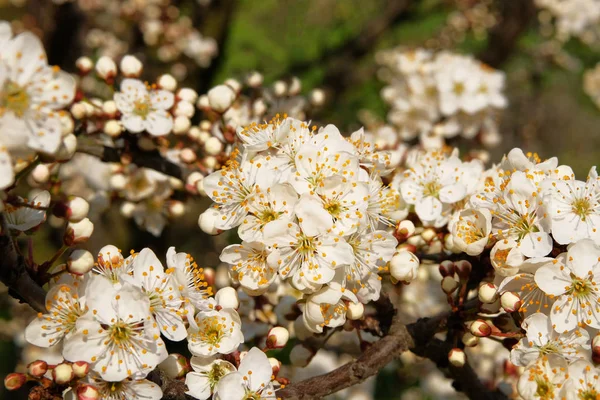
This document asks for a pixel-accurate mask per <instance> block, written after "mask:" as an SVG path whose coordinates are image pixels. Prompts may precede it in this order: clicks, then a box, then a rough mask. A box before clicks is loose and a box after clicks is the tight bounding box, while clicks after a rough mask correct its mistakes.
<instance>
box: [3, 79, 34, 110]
mask: <svg viewBox="0 0 600 400" xmlns="http://www.w3.org/2000/svg"><path fill="white" fill-rule="evenodd" d="M29 104H30V99H29V95H28V94H27V91H26V90H25V88H24V87H22V86H19V85H17V84H16V83H14V82H12V81H8V82H7V83H6V84H5V85H4V88H3V90H0V107H6V108H7V109H9V110H10V111H12V112H13V113H14V114H15V115H16V116H17V117H22V116H23V114H25V112H26V111H27V110H28V109H29Z"/></svg>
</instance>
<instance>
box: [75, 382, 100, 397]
mask: <svg viewBox="0 0 600 400" xmlns="http://www.w3.org/2000/svg"><path fill="white" fill-rule="evenodd" d="M98 399H100V392H99V391H98V389H96V388H95V387H94V386H92V385H88V384H85V383H84V384H81V385H78V386H77V400H98Z"/></svg>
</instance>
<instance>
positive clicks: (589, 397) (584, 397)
mask: <svg viewBox="0 0 600 400" xmlns="http://www.w3.org/2000/svg"><path fill="white" fill-rule="evenodd" d="M599 396H600V394H599V393H598V392H597V391H596V390H595V389H590V390H587V391H585V392H580V393H579V396H578V397H579V399H580V400H597V399H598V397H599Z"/></svg>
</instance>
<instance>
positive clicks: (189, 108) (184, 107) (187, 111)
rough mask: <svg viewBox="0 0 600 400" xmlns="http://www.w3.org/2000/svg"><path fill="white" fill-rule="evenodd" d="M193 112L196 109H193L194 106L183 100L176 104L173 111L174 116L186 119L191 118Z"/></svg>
mask: <svg viewBox="0 0 600 400" xmlns="http://www.w3.org/2000/svg"><path fill="white" fill-rule="evenodd" d="M195 112H196V109H195V108H194V105H193V104H192V103H190V102H189V101H184V100H182V101H180V102H178V103H177V105H176V106H175V110H174V111H173V113H174V114H175V115H176V116H184V117H188V118H192V117H193V116H194V113H195Z"/></svg>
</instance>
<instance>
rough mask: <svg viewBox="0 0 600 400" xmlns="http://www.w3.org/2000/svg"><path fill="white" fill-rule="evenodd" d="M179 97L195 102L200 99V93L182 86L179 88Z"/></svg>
mask: <svg viewBox="0 0 600 400" xmlns="http://www.w3.org/2000/svg"><path fill="white" fill-rule="evenodd" d="M177 97H179V98H180V99H181V100H183V101H187V102H188V103H192V104H193V103H194V102H195V101H196V100H197V99H198V93H196V91H195V90H194V89H190V88H181V89H179V92H177Z"/></svg>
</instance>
